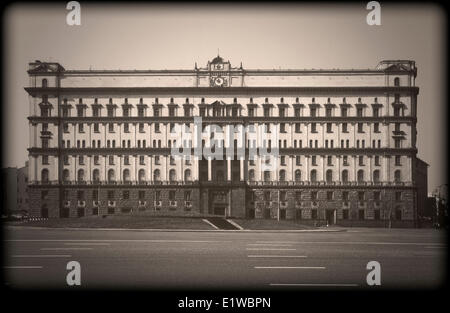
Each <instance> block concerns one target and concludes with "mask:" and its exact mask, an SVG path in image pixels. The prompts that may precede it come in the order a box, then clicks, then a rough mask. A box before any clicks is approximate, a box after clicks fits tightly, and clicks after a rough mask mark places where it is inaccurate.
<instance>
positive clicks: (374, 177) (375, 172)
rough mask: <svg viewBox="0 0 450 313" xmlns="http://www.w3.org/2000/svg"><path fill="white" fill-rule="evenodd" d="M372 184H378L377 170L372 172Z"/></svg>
mask: <svg viewBox="0 0 450 313" xmlns="http://www.w3.org/2000/svg"><path fill="white" fill-rule="evenodd" d="M373 182H374V183H379V182H380V171H379V170H375V171H373Z"/></svg>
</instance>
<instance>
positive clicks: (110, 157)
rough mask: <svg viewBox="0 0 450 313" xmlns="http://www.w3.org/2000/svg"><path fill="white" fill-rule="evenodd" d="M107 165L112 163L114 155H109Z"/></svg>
mask: <svg viewBox="0 0 450 313" xmlns="http://www.w3.org/2000/svg"><path fill="white" fill-rule="evenodd" d="M109 165H114V156H113V155H110V156H109Z"/></svg>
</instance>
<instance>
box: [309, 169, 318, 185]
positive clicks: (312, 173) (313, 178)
mask: <svg viewBox="0 0 450 313" xmlns="http://www.w3.org/2000/svg"><path fill="white" fill-rule="evenodd" d="M310 180H311V182H313V183H315V182H316V181H317V171H316V170H312V171H311V177H310Z"/></svg>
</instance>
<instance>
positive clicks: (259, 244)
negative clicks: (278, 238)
mask: <svg viewBox="0 0 450 313" xmlns="http://www.w3.org/2000/svg"><path fill="white" fill-rule="evenodd" d="M247 245H248V246H275V247H289V246H292V244H290V243H289V244H288V243H248V244H247Z"/></svg>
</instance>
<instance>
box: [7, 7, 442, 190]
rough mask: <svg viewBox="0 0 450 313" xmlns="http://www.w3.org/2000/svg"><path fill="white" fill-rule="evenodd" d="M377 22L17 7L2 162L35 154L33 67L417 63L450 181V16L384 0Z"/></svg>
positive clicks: (430, 129)
mask: <svg viewBox="0 0 450 313" xmlns="http://www.w3.org/2000/svg"><path fill="white" fill-rule="evenodd" d="M381 4H382V5H381V25H379V26H369V25H368V24H367V23H366V16H367V14H368V13H369V10H367V9H366V4H365V3H360V4H358V3H354V2H353V3H351V4H344V5H337V4H327V3H320V4H319V5H314V4H313V3H311V4H286V5H284V4H283V5H280V4H278V5H275V4H251V5H250V4H244V5H239V4H236V3H234V4H228V5H223V4H214V5H208V4H206V3H205V4H190V5H188V4H184V5H180V4H173V5H162V4H158V5H149V4H145V5H139V4H134V3H132V4H131V5H125V4H118V3H114V4H110V5H108V4H106V3H102V4H99V3H97V4H85V3H83V2H81V25H79V26H69V25H67V23H66V15H67V14H68V12H69V10H67V9H66V4H65V3H64V2H61V3H54V4H51V5H42V4H39V5H38V4H12V5H10V6H9V7H7V8H6V9H5V11H4V12H3V14H4V16H3V19H2V20H3V31H4V42H3V49H4V50H3V60H2V61H3V68H4V69H5V70H4V71H3V75H4V77H3V84H4V85H3V86H2V87H3V91H4V92H3V122H2V127H3V138H2V144H3V150H2V151H3V164H2V167H15V166H17V167H21V166H24V164H25V161H26V160H27V159H28V152H27V147H28V142H29V138H28V137H29V131H28V120H27V116H28V110H29V106H28V95H27V93H26V92H25V90H24V87H25V86H27V84H28V81H29V78H28V75H27V72H26V71H27V66H28V63H29V62H32V61H34V60H41V61H53V62H60V63H61V64H62V65H63V66H64V67H65V68H66V69H90V68H92V69H193V68H194V64H195V62H197V63H198V66H200V67H203V66H205V65H206V63H207V62H208V60H211V59H212V58H213V57H215V56H216V55H217V51H218V49H219V50H220V55H221V56H222V57H224V58H225V59H226V60H230V62H231V64H232V66H238V65H239V64H240V62H242V64H243V67H244V68H252V69H257V68H266V69H272V68H282V69H311V68H315V69H319V68H346V69H347V68H355V69H356V68H374V67H375V66H376V65H377V64H378V62H379V61H381V60H383V59H411V60H415V61H416V65H417V67H418V76H417V79H416V86H418V87H419V88H420V91H419V95H418V116H417V117H418V123H417V131H418V143H417V147H418V157H419V158H421V159H422V160H424V161H425V162H427V163H428V164H429V165H430V166H429V169H428V186H429V188H428V189H429V192H431V191H433V190H434V189H435V188H436V187H437V186H438V185H441V184H444V183H447V177H446V172H447V171H446V166H447V156H446V150H447V148H446V143H447V128H446V122H447V121H446V116H447V112H446V109H447V108H446V105H445V104H446V103H447V101H446V94H445V88H446V79H447V77H446V75H447V73H446V71H445V70H446V68H447V63H446V62H447V59H446V51H445V49H446V40H447V34H446V31H445V29H446V23H447V20H446V15H445V13H444V11H443V10H442V9H441V8H440V7H439V6H433V5H420V6H419V5H411V4H406V3H405V4H402V5H399V4H397V5H391V4H389V5H388V4H383V3H382V2H381Z"/></svg>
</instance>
